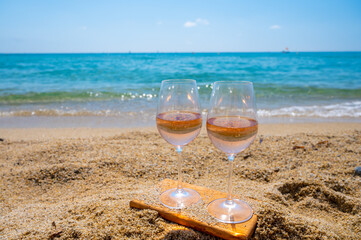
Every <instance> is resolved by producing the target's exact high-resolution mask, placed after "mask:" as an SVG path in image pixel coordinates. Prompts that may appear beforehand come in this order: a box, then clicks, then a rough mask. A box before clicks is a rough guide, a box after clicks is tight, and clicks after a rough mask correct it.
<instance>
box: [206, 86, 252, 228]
mask: <svg viewBox="0 0 361 240" xmlns="http://www.w3.org/2000/svg"><path fill="white" fill-rule="evenodd" d="M257 131H258V121H257V110H256V103H255V96H254V90H253V84H252V83H251V82H237V81H220V82H215V83H214V85H213V90H212V95H211V100H210V108H209V110H208V116H207V132H208V137H209V138H210V139H211V141H212V143H213V144H214V146H216V147H217V148H218V149H220V150H221V151H223V152H224V153H226V154H227V157H228V160H229V167H228V171H229V173H228V194H227V198H220V199H216V200H214V201H212V202H210V203H209V204H208V206H207V210H208V212H209V213H210V214H211V215H212V216H213V217H215V218H216V219H217V220H219V221H221V222H224V223H241V222H245V221H247V220H249V219H250V218H251V217H252V216H253V211H252V208H251V207H250V206H249V205H248V204H247V203H246V202H244V201H242V200H239V199H234V198H233V197H232V171H233V160H234V157H235V156H236V154H237V153H239V152H241V151H243V150H244V149H246V148H247V147H248V146H249V145H250V144H251V143H252V142H253V141H254V139H255V138H256V135H257Z"/></svg>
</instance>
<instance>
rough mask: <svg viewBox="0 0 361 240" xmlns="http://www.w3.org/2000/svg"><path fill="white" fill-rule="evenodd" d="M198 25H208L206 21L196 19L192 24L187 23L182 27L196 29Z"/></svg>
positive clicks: (190, 22)
mask: <svg viewBox="0 0 361 240" xmlns="http://www.w3.org/2000/svg"><path fill="white" fill-rule="evenodd" d="M198 25H209V22H208V20H207V19H202V18H197V19H196V20H195V21H194V22H192V21H187V22H185V23H184V27H186V28H190V27H196V26H198Z"/></svg>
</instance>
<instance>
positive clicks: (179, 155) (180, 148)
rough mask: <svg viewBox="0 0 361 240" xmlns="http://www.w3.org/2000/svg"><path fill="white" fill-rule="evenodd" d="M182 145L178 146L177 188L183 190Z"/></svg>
mask: <svg viewBox="0 0 361 240" xmlns="http://www.w3.org/2000/svg"><path fill="white" fill-rule="evenodd" d="M182 150H183V147H182V146H177V155H178V184H177V190H178V191H179V190H182V189H183V187H182Z"/></svg>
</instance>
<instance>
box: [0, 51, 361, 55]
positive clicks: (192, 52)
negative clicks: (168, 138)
mask: <svg viewBox="0 0 361 240" xmlns="http://www.w3.org/2000/svg"><path fill="white" fill-rule="evenodd" d="M337 52H350V53H351V52H361V50H353V51H347V50H346V51H288V52H286V53H337ZM142 53H156V54H167V53H190V54H196V53H215V54H220V53H284V52H283V51H243V52H241V51H234V52H232V51H209V52H208V51H200V52H197V51H190V52H188V51H187V52H182V51H172V52H161V51H155V52H153V51H149V52H147V51H145V52H141V51H139V52H138V51H134V52H133V51H128V52H0V54H2V55H4V54H142Z"/></svg>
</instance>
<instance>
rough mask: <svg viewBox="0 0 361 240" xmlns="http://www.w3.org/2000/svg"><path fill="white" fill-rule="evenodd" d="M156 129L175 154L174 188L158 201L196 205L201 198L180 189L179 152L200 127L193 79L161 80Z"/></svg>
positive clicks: (176, 205)
mask: <svg viewBox="0 0 361 240" xmlns="http://www.w3.org/2000/svg"><path fill="white" fill-rule="evenodd" d="M156 121H157V128H158V131H159V133H160V135H161V136H162V137H163V138H164V139H165V140H166V141H167V142H168V143H170V144H172V145H173V146H175V147H176V150H177V153H178V154H177V155H178V184H177V188H173V189H169V190H167V191H165V192H163V193H162V194H161V195H160V197H159V199H160V202H161V203H162V204H163V205H164V206H166V207H168V208H173V209H181V208H184V207H187V206H190V205H191V204H194V203H197V202H198V201H199V200H200V199H201V197H200V195H199V193H198V192H197V191H195V190H193V189H189V188H183V187H182V173H181V172H182V150H183V147H184V146H185V145H187V144H188V143H190V142H191V141H192V140H193V139H195V138H196V137H197V135H198V134H199V132H200V131H201V127H202V113H201V109H200V105H199V101H198V89H197V84H196V81H195V80H191V79H174V80H164V81H162V84H161V88H160V93H159V100H158V108H157V117H156Z"/></svg>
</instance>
